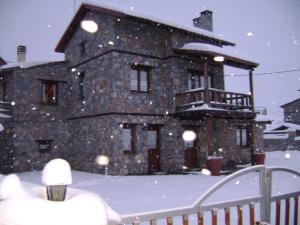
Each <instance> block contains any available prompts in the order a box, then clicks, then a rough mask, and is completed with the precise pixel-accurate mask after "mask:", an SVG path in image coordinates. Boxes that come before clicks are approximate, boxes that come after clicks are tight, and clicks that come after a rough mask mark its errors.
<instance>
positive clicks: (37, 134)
mask: <svg viewBox="0 0 300 225" xmlns="http://www.w3.org/2000/svg"><path fill="white" fill-rule="evenodd" d="M84 18H85V19H92V20H94V21H95V22H96V23H97V24H98V26H99V31H98V32H96V33H95V34H90V33H87V32H85V31H84V30H83V29H81V28H80V27H79V26H78V27H77V28H76V30H75V31H74V32H73V34H72V36H71V37H70V39H69V40H68V42H67V43H66V45H65V46H64V52H65V57H66V60H65V62H58V63H50V64H45V65H40V66H36V67H31V68H27V69H22V68H13V69H8V70H4V71H1V77H2V82H3V81H5V82H6V83H7V91H6V96H5V98H6V101H15V102H16V104H15V105H14V106H13V110H12V113H11V115H12V118H11V119H8V120H6V121H4V120H3V121H1V123H3V124H4V126H5V127H6V129H5V131H4V132H2V133H1V136H0V138H1V140H2V142H1V146H2V148H1V151H2V152H3V155H5V157H2V158H1V161H0V163H1V172H11V171H26V170H32V169H41V168H42V166H43V165H44V164H45V163H46V162H47V161H49V160H50V159H52V158H56V157H61V158H65V159H67V160H68V161H69V162H70V163H71V166H72V168H73V169H77V170H82V171H90V172H95V173H98V172H99V171H100V170H101V169H102V168H101V167H99V165H97V164H96V162H95V158H96V157H97V156H98V155H107V156H108V157H109V159H110V164H109V166H108V168H109V173H110V174H112V175H126V174H147V173H148V172H149V146H148V143H147V132H146V131H147V130H149V127H151V126H155V127H157V129H158V130H159V133H158V134H159V140H160V141H159V153H160V156H159V157H160V158H159V160H160V170H161V171H166V172H177V171H181V170H182V168H183V167H184V166H185V164H186V162H185V152H184V149H185V147H184V141H183V140H182V137H181V136H182V133H183V131H184V130H186V129H193V130H196V133H197V145H196V151H197V154H196V155H197V167H198V168H201V167H205V164H206V158H207V156H208V155H212V154H213V153H214V152H217V151H218V149H220V148H222V149H223V152H222V154H223V156H224V157H225V161H224V166H226V162H227V161H229V160H235V161H237V160H239V161H243V162H249V161H250V147H249V145H246V146H244V147H241V146H238V145H237V144H236V143H237V140H236V139H237V136H236V129H237V128H238V127H243V128H247V129H249V128H250V126H251V123H252V122H253V121H252V120H251V119H242V118H228V119H225V118H217V117H213V116H212V118H210V119H211V121H212V126H211V128H209V129H211V131H210V132H211V135H210V136H209V137H208V118H207V117H199V118H197V119H195V118H191V119H181V118H178V117H175V116H174V115H175V113H176V105H175V94H176V93H177V92H182V91H185V90H186V89H187V82H188V76H187V73H188V71H189V70H197V71H203V59H202V58H196V57H194V58H191V57H183V56H181V55H178V54H175V53H174V52H173V49H174V48H180V47H182V46H183V45H184V44H185V43H188V42H200V43H208V44H212V45H216V46H221V44H220V42H218V41H216V40H214V39H211V38H208V37H205V36H200V35H195V34H192V33H188V32H185V31H184V30H181V29H176V28H172V27H168V26H165V25H164V26H163V25H160V24H158V23H153V22H149V21H143V20H138V19H136V18H134V17H124V18H121V19H120V18H119V17H118V16H112V15H109V14H106V13H97V12H94V11H89V12H87V13H86V15H85V17H84ZM83 45H84V52H83V50H82V46H83ZM132 65H140V66H146V67H147V68H149V70H150V79H149V82H150V91H149V92H147V93H146V92H145V93H140V92H133V91H132V90H131V88H130V70H131V67H132ZM208 72H209V73H210V74H213V79H214V88H216V89H220V90H224V89H225V87H224V75H223V65H222V64H218V63H216V62H214V61H213V60H209V62H208ZM82 74H84V77H83V78H80V76H81V75H82ZM80 79H82V80H80ZM42 80H55V81H56V82H57V83H58V104H56V105H44V104H42V103H41V93H42V91H41V85H42V83H41V81H42ZM123 124H133V125H134V126H135V132H136V141H135V145H136V146H135V147H136V151H135V152H132V153H126V152H124V151H123V150H122V148H123V147H122V146H123V140H122V139H123V136H122V131H123V128H122V125H123ZM257 135H259V133H258V132H257ZM248 138H249V137H248ZM3 140H4V141H3ZM38 140H51V145H52V150H51V152H46V153H40V152H39V151H38V150H37V148H38ZM208 140H210V141H211V144H210V146H209V147H208V144H207V142H208ZM257 140H258V141H257V145H260V143H259V142H260V139H257ZM208 148H209V149H210V152H209V149H208Z"/></svg>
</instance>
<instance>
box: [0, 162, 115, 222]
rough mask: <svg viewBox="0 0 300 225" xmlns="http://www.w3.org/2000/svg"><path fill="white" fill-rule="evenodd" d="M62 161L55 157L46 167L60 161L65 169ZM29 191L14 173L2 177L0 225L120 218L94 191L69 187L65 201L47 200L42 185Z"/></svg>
mask: <svg viewBox="0 0 300 225" xmlns="http://www.w3.org/2000/svg"><path fill="white" fill-rule="evenodd" d="M53 161H54V160H53ZM57 162H59V163H57ZM66 163H67V162H65V161H64V160H55V161H54V163H53V162H52V163H51V164H50V167H52V166H53V164H54V165H58V166H62V165H63V169H65V168H66ZM67 165H68V163H67ZM58 168H60V167H58ZM30 191H31V192H30V193H29V192H28V191H27V190H26V189H25V188H24V187H23V185H22V183H21V181H20V179H19V177H18V176H16V175H15V174H12V175H8V176H5V177H4V178H3V179H2V182H1V183H0V225H83V224H84V225H108V224H117V223H120V222H121V216H120V215H119V214H118V213H116V212H115V211H114V210H113V209H111V208H110V207H109V206H108V205H107V204H106V202H105V201H104V200H103V199H102V198H101V197H99V196H98V195H96V194H93V193H90V192H86V191H79V190H75V189H74V190H73V189H70V190H68V192H69V195H68V196H67V198H66V200H65V201H60V202H55V201H48V200H47V198H46V196H45V194H43V193H44V192H45V187H38V188H35V189H30Z"/></svg>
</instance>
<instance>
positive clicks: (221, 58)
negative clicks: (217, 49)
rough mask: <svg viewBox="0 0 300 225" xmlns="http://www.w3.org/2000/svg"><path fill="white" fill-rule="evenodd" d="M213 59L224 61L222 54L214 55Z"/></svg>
mask: <svg viewBox="0 0 300 225" xmlns="http://www.w3.org/2000/svg"><path fill="white" fill-rule="evenodd" d="M214 61H216V62H224V56H220V55H218V56H215V57H214Z"/></svg>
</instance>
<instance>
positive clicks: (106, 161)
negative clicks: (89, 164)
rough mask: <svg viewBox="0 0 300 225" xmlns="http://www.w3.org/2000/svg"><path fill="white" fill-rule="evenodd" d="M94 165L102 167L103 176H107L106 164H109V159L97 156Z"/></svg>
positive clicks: (104, 156)
mask: <svg viewBox="0 0 300 225" xmlns="http://www.w3.org/2000/svg"><path fill="white" fill-rule="evenodd" d="M96 163H97V164H98V165H100V166H101V167H102V171H103V169H104V172H103V173H104V175H105V176H107V175H108V164H109V158H108V156H106V155H99V156H97V157H96Z"/></svg>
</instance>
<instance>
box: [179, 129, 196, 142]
mask: <svg viewBox="0 0 300 225" xmlns="http://www.w3.org/2000/svg"><path fill="white" fill-rule="evenodd" d="M182 139H183V140H184V141H194V140H195V139H196V133H195V132H194V131H192V130H186V131H184V132H183V134H182Z"/></svg>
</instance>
